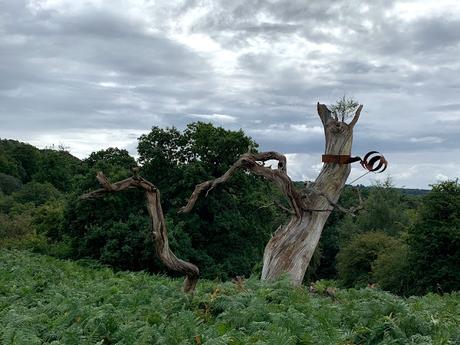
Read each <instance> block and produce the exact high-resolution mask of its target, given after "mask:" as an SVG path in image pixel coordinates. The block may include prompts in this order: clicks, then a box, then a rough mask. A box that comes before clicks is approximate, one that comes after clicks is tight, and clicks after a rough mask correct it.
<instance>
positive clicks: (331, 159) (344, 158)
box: [322, 155, 361, 164]
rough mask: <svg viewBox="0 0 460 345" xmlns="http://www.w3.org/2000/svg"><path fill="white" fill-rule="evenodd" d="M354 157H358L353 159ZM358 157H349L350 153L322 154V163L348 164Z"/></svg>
mask: <svg viewBox="0 0 460 345" xmlns="http://www.w3.org/2000/svg"><path fill="white" fill-rule="evenodd" d="M355 158H358V159H356V160H355ZM360 159H361V158H359V157H353V158H352V157H351V156H350V155H323V156H322V162H323V163H337V164H350V163H353V162H357V161H359V160H360Z"/></svg>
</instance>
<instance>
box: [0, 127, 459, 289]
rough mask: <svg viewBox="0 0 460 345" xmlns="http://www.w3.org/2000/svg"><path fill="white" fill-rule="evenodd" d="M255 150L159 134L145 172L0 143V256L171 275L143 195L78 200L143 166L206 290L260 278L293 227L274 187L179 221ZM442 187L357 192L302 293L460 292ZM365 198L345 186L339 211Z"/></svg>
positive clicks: (240, 135) (219, 201)
mask: <svg viewBox="0 0 460 345" xmlns="http://www.w3.org/2000/svg"><path fill="white" fill-rule="evenodd" d="M248 147H252V148H254V149H257V147H258V145H257V143H256V142H254V140H253V139H251V138H250V137H248V136H246V135H245V133H244V132H243V131H242V130H240V131H230V130H225V129H223V128H221V127H215V126H213V125H212V124H209V123H202V122H197V123H192V124H189V125H188V126H187V127H186V129H185V130H183V131H179V130H178V129H176V128H166V129H162V128H159V127H153V128H152V130H151V131H150V132H149V133H147V134H144V135H142V136H141V137H140V138H139V141H138V155H139V158H138V159H137V160H135V159H134V158H133V157H132V156H131V155H130V154H129V153H128V151H126V150H124V149H118V148H108V149H105V150H99V151H96V152H93V153H91V154H90V155H89V156H88V157H87V158H84V159H79V158H77V157H75V156H73V155H71V154H70V153H69V152H68V151H66V149H65V147H62V146H60V147H58V148H57V149H55V148H54V147H52V148H45V149H38V148H36V147H34V146H32V145H30V144H26V143H21V142H19V141H16V140H8V139H2V140H0V247H5V248H26V249H30V250H33V251H36V252H40V253H44V254H48V255H52V256H56V257H59V258H68V259H82V258H86V259H93V260H98V261H99V262H101V263H103V264H107V265H110V266H112V267H114V268H115V269H120V270H134V271H139V270H146V271H149V272H155V273H159V272H165V269H164V267H163V266H162V265H161V263H160V262H159V260H158V259H157V258H156V256H155V252H154V246H153V243H152V239H151V234H150V230H149V218H148V215H147V211H146V209H145V200H144V197H143V195H142V193H139V192H138V191H135V190H132V191H128V192H126V193H120V194H117V195H111V196H108V197H106V198H103V199H96V200H86V201H82V200H80V198H79V197H80V196H81V195H82V194H84V193H86V192H88V191H91V190H94V189H97V188H99V185H98V182H97V180H96V178H95V176H96V172H97V171H103V172H104V174H105V175H106V176H107V177H108V178H109V180H110V181H112V182H114V181H117V180H120V179H123V178H126V177H129V176H131V174H132V173H131V168H132V167H133V166H140V174H141V176H143V177H144V178H146V179H148V180H149V181H151V182H152V183H154V184H155V185H156V186H157V187H158V188H159V190H160V192H161V195H162V204H163V210H164V213H165V217H166V222H167V226H168V231H169V236H170V245H171V248H172V249H173V251H174V252H175V253H176V254H177V256H178V257H179V258H182V259H185V260H187V261H190V262H193V263H195V264H196V265H198V267H199V268H200V270H201V273H202V277H203V278H208V279H222V280H228V279H231V278H233V277H235V276H246V277H248V276H250V275H257V274H259V272H260V270H261V259H262V253H263V250H264V247H265V244H266V243H267V241H268V239H269V238H270V236H271V234H272V233H273V232H274V231H275V230H276V228H277V227H278V226H279V225H280V224H282V223H283V222H284V221H285V220H286V219H287V214H285V211H283V209H282V208H280V207H278V206H277V205H278V204H280V205H283V204H284V205H286V200H285V199H284V197H283V196H282V194H281V193H280V192H279V191H278V190H277V189H276V188H275V187H274V186H272V185H270V184H269V183H268V182H267V181H264V180H263V179H261V178H258V177H254V176H250V175H248V174H245V173H244V172H240V173H238V174H236V175H235V176H234V177H233V178H232V179H231V180H230V181H229V183H228V184H227V185H225V186H219V187H217V188H216V190H217V189H220V190H221V192H219V191H212V192H210V193H209V195H208V196H207V197H206V198H203V200H200V201H199V202H198V203H197V205H196V209H195V210H194V212H192V213H191V214H189V215H182V214H179V213H178V210H179V209H180V208H181V207H182V206H184V205H185V203H186V200H187V198H188V197H189V195H190V193H191V192H192V191H193V189H194V187H195V185H196V184H198V183H200V182H203V181H206V180H209V179H211V178H215V177H218V176H220V175H222V174H223V173H224V172H225V171H226V170H227V169H228V167H229V166H230V165H231V164H232V163H233V162H234V161H235V160H236V159H237V158H238V157H239V155H241V154H243V153H245V152H247V149H248ZM433 183H434V185H433V187H432V189H431V190H427V189H414V188H409V189H404V188H395V187H394V186H393V185H392V183H391V181H390V180H386V181H384V182H380V183H377V184H375V185H373V186H358V189H359V190H360V192H361V194H362V195H363V197H364V206H365V207H364V210H363V211H361V212H360V213H359V214H357V216H356V217H352V216H350V215H345V214H342V213H339V212H337V211H333V212H332V214H331V216H330V217H329V219H328V221H327V224H326V226H325V229H324V231H323V234H322V237H321V240H320V245H319V247H318V249H317V251H316V253H315V255H314V257H313V259H312V261H311V263H310V267H309V269H308V271H307V274H306V277H305V283H309V282H312V281H316V280H318V279H334V280H338V282H340V284H342V285H343V286H344V287H360V286H367V285H368V284H374V285H375V284H377V285H378V286H380V287H381V288H383V289H385V290H388V291H391V292H393V293H396V294H401V295H409V294H424V293H426V292H439V293H443V292H448V291H453V290H458V289H460V273H458V272H457V270H456V269H455V267H457V268H458V267H459V266H458V264H459V263H460V262H459V258H460V254H459V251H460V249H459V247H460V226H459V224H460V220H459V219H460V216H459V212H460V211H459V209H460V197H459V194H460V187H459V185H458V182H457V181H446V182H441V183H437V184H436V183H435V181H434V182H433ZM299 184H301V182H299ZM356 189H357V188H352V187H351V186H346V187H345V188H344V190H343V192H342V196H341V198H340V200H339V203H340V204H342V205H343V206H345V207H350V206H354V205H356V204H357V203H358V200H359V198H358V195H357V193H356ZM446 209H447V210H449V211H448V212H447V213H446V212H444V211H443V210H446Z"/></svg>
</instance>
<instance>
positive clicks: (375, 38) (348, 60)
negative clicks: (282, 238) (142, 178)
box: [0, 0, 460, 188]
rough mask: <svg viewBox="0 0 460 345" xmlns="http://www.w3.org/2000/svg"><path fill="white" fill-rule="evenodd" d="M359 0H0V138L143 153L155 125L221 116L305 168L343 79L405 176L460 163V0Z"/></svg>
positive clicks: (453, 171) (452, 173) (369, 144)
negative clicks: (320, 108) (320, 113)
mask: <svg viewBox="0 0 460 345" xmlns="http://www.w3.org/2000/svg"><path fill="white" fill-rule="evenodd" d="M362 3H364V2H363V1H320V0H318V1H306V0H285V1H273V0H272V1H268V0H267V1H248V0H241V1H239V0H232V1H225V0H222V1H193V0H191V1H166V0H165V1H161V0H158V1H148V0H130V1H127V0H99V1H97V0H86V1H76V0H0V120H1V121H0V137H1V138H12V139H17V140H21V141H25V142H29V143H31V144H33V145H36V146H38V147H45V146H49V145H52V144H54V145H59V144H63V145H64V146H66V147H68V148H69V150H70V152H71V153H73V154H74V155H76V156H78V157H80V158H83V157H85V156H87V155H88V154H89V153H91V152H92V151H95V150H99V149H103V148H108V147H111V146H112V147H114V146H116V147H119V148H126V149H128V150H129V151H130V152H131V153H132V154H133V155H135V154H136V145H137V138H138V137H139V135H140V134H142V133H145V132H148V131H149V129H150V128H151V127H152V126H154V125H156V126H162V127H166V126H172V125H174V126H177V127H179V128H183V127H184V126H185V124H187V123H189V122H193V121H197V120H202V121H211V122H213V123H214V124H216V125H221V126H223V127H225V128H228V129H239V128H242V129H243V130H244V131H245V132H246V133H247V134H248V135H250V136H251V137H253V138H254V139H255V140H256V141H257V142H258V143H259V144H260V149H261V150H276V151H279V152H283V153H286V154H287V156H288V160H289V162H288V164H289V165H288V169H289V171H290V173H291V177H292V178H293V179H296V180H300V179H304V180H305V179H310V180H311V179H314V178H315V177H316V175H317V172H318V171H319V169H320V168H321V162H320V160H321V154H322V152H323V147H324V139H323V132H322V127H321V124H320V121H319V119H318V117H317V115H316V106H315V104H316V102H317V101H319V102H321V103H325V104H331V103H334V102H335V100H337V99H338V98H339V97H340V96H342V95H344V94H346V95H347V96H352V97H354V98H355V99H357V100H358V101H359V102H360V103H362V104H364V110H363V113H362V115H361V118H360V121H359V123H358V125H357V127H356V130H355V142H354V146H353V154H355V155H363V154H365V153H366V152H367V151H370V150H374V149H375V150H378V151H380V152H382V153H384V154H385V157H386V158H387V159H388V160H389V162H390V166H389V169H388V173H389V174H390V175H391V177H392V178H393V181H394V183H395V185H396V186H398V187H402V186H405V187H408V188H409V187H414V188H427V187H428V185H429V184H432V183H435V182H436V181H439V180H443V179H446V178H455V177H459V176H460V139H459V134H460V1H457V0H451V1H443V0H436V1H428V0H420V1H372V2H368V3H372V4H367V5H363V4H362ZM363 172H364V171H363V170H362V169H361V168H360V167H359V164H357V165H355V166H354V168H353V171H352V174H351V176H350V179H349V181H351V180H353V179H354V178H355V177H357V176H359V175H361V174H362V173H363ZM376 178H381V176H378V175H368V176H366V177H365V178H363V179H361V180H360V181H359V182H364V183H366V184H367V183H371V182H372V180H375V179H376Z"/></svg>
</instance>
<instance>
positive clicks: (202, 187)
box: [179, 151, 303, 216]
mask: <svg viewBox="0 0 460 345" xmlns="http://www.w3.org/2000/svg"><path fill="white" fill-rule="evenodd" d="M269 160H277V161H278V167H277V169H271V168H269V167H266V166H264V164H263V163H264V162H266V161H269ZM238 169H246V170H249V171H250V172H252V173H253V174H255V175H258V176H263V177H265V178H266V179H268V180H270V181H272V182H275V183H276V184H277V185H278V186H279V187H280V188H281V190H282V191H283V193H284V195H285V196H286V197H287V198H288V200H289V204H290V206H291V208H292V211H293V213H294V214H295V215H297V216H300V215H301V210H302V208H303V202H302V199H301V195H300V193H299V192H298V191H297V190H296V188H295V186H294V183H293V182H292V181H291V179H290V178H289V176H288V175H287V173H286V171H287V168H286V157H285V156H284V155H282V154H280V153H278V152H274V151H269V152H260V153H245V154H243V155H241V156H240V158H239V159H238V160H237V161H236V162H235V163H234V164H233V165H232V166H231V167H230V168H229V169H228V170H227V171H226V172H225V174H223V175H222V176H220V177H218V178H216V179H213V180H208V181H205V182H203V183H200V184H198V185H197V186H196V187H195V190H194V191H193V193H192V195H191V196H190V198H189V200H188V202H187V205H185V206H184V207H182V208H181V210H180V211H179V212H182V213H189V212H190V211H191V210H192V209H193V207H194V205H195V203H196V201H197V200H198V197H199V196H200V194H201V193H203V192H206V194H207V193H209V191H211V190H212V189H213V188H214V187H215V186H217V185H219V184H221V183H224V182H226V181H228V180H229V179H230V177H232V176H233V175H234V174H235V172H236V171H237V170H238Z"/></svg>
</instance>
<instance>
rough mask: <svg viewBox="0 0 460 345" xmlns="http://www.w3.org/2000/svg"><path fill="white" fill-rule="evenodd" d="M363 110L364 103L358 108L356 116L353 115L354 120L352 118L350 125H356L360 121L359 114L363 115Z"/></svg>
mask: <svg viewBox="0 0 460 345" xmlns="http://www.w3.org/2000/svg"><path fill="white" fill-rule="evenodd" d="M361 110H363V105H362V104H361V105H360V106H359V107H358V109H356V113H355V116H353V120H351V122H350V124H349V126H350V127H354V126H355V125H356V123H357V122H358V120H359V116H360V115H361Z"/></svg>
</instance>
